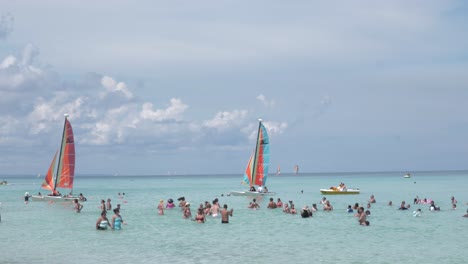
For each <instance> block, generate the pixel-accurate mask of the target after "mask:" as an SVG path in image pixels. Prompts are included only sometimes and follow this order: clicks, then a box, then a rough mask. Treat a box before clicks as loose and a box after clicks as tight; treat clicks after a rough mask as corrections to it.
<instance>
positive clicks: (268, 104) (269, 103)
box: [257, 94, 276, 107]
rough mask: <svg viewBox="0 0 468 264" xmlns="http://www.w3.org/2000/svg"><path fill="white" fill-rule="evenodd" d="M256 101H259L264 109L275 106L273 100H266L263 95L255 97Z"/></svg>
mask: <svg viewBox="0 0 468 264" xmlns="http://www.w3.org/2000/svg"><path fill="white" fill-rule="evenodd" d="M257 100H258V101H260V102H262V103H263V105H264V106H266V107H273V106H275V104H276V102H275V100H273V99H271V100H268V99H267V98H266V96H265V95H263V94H259V95H258V96H257Z"/></svg>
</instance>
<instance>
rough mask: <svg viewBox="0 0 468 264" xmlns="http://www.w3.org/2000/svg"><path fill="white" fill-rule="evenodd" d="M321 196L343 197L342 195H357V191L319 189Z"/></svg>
mask: <svg viewBox="0 0 468 264" xmlns="http://www.w3.org/2000/svg"><path fill="white" fill-rule="evenodd" d="M320 192H321V193H322V194H327V195H344V194H359V193H360V191H359V190H358V189H347V190H346V191H339V190H332V189H320Z"/></svg>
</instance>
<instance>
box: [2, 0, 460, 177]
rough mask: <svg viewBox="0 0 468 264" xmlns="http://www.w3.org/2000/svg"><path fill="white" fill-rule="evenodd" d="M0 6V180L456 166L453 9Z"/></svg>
mask: <svg viewBox="0 0 468 264" xmlns="http://www.w3.org/2000/svg"><path fill="white" fill-rule="evenodd" d="M0 3H1V4H0V174H26V175H29V174H31V175H37V174H45V173H46V172H47V169H48V166H49V164H50V162H51V160H52V158H53V155H54V154H55V151H56V150H57V149H58V148H59V145H60V137H61V133H62V128H63V121H64V114H65V113H67V114H69V120H70V122H71V124H72V126H73V129H74V134H75V144H76V171H75V172H76V174H110V175H114V174H118V175H154V174H164V175H165V174H226V173H234V174H240V175H241V174H243V172H244V170H245V167H246V165H247V162H248V159H249V157H250V154H251V153H252V151H253V149H254V147H255V146H254V140H255V130H256V128H257V126H258V118H262V119H263V120H264V125H265V126H266V127H267V129H268V131H269V135H270V149H271V163H270V172H274V171H276V168H277V167H278V166H281V171H282V172H283V173H288V172H292V171H293V168H294V165H296V164H298V165H299V168H300V171H301V172H313V173H322V172H323V173H325V172H362V171H402V172H406V171H425V170H464V169H468V102H467V101H468V26H467V25H468V3H466V1H431V0H428V1H422V0H420V1H405V0H401V1H398V0H397V1H373V0H369V1H333V0H332V1H293V2H285V1H275V0H273V1H263V0H259V1H203V0H201V1H177V0H176V1H159V0H155V1H146V0H142V1H124V0H101V1H76V0H70V1H59V0H43V1H24V0H18V1H9V0H0Z"/></svg>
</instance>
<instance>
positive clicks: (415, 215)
mask: <svg viewBox="0 0 468 264" xmlns="http://www.w3.org/2000/svg"><path fill="white" fill-rule="evenodd" d="M421 213H422V212H421V209H420V208H419V209H418V210H416V211H414V212H413V216H414V217H419V216H421Z"/></svg>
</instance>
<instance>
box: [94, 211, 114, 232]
mask: <svg viewBox="0 0 468 264" xmlns="http://www.w3.org/2000/svg"><path fill="white" fill-rule="evenodd" d="M108 226H110V227H111V228H112V224H111V223H110V222H109V219H107V212H106V210H103V211H102V212H101V216H100V217H99V218H98V220H97V222H96V229H97V230H106V229H107V227H108Z"/></svg>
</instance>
